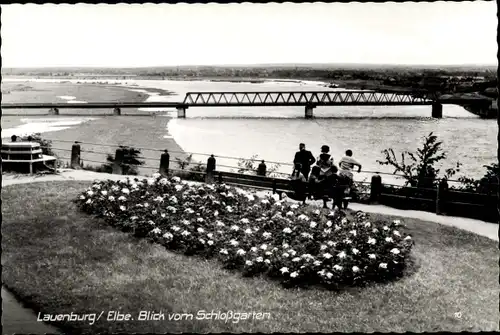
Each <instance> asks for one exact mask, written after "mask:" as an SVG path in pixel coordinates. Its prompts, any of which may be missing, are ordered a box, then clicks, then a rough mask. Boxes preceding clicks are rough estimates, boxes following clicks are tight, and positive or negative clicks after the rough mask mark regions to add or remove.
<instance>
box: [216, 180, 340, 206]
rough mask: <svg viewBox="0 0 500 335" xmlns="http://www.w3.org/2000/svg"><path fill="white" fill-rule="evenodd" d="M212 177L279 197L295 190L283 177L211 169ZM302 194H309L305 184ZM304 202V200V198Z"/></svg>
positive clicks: (219, 181)
mask: <svg viewBox="0 0 500 335" xmlns="http://www.w3.org/2000/svg"><path fill="white" fill-rule="evenodd" d="M213 179H214V181H216V182H218V183H225V184H228V185H233V186H239V187H251V188H256V189H261V190H272V191H273V194H278V195H279V197H280V199H282V198H283V193H293V192H294V191H295V189H294V187H293V185H292V183H291V180H289V179H283V178H272V177H265V176H258V175H247V174H241V173H234V172H224V171H213ZM304 186H305V188H304V196H305V197H306V199H307V198H309V196H311V193H310V191H309V190H308V187H307V184H306V185H304ZM349 199H350V198H347V197H343V199H342V200H343V202H344V207H347V203H346V201H348V200H349ZM304 203H305V200H304Z"/></svg>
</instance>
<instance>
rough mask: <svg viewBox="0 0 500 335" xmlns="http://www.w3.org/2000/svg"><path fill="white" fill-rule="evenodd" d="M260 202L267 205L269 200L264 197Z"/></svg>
mask: <svg viewBox="0 0 500 335" xmlns="http://www.w3.org/2000/svg"><path fill="white" fill-rule="evenodd" d="M260 203H262V204H264V205H267V204H268V203H269V200H267V199H264V200H262V201H261V202H260Z"/></svg>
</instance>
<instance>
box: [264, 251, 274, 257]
mask: <svg viewBox="0 0 500 335" xmlns="http://www.w3.org/2000/svg"><path fill="white" fill-rule="evenodd" d="M264 254H266V256H271V255H272V254H273V252H272V251H266V252H265V253H264Z"/></svg>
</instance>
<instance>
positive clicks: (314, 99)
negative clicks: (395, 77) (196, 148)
mask: <svg viewBox="0 0 500 335" xmlns="http://www.w3.org/2000/svg"><path fill="white" fill-rule="evenodd" d="M433 101H435V99H432V98H430V97H429V96H427V95H423V94H420V96H415V95H413V94H410V93H393V92H390V93H381V92H367V91H338V92H332V91H317V92H188V93H186V97H185V99H184V102H183V103H184V104H185V105H189V106H335V105H344V106H347V105H430V104H432V103H433Z"/></svg>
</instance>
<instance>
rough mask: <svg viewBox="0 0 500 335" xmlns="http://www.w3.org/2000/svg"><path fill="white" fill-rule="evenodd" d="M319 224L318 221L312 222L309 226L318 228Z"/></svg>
mask: <svg viewBox="0 0 500 335" xmlns="http://www.w3.org/2000/svg"><path fill="white" fill-rule="evenodd" d="M317 225H318V224H317V223H316V222H311V223H310V224H309V227H311V228H316V226H317Z"/></svg>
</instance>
